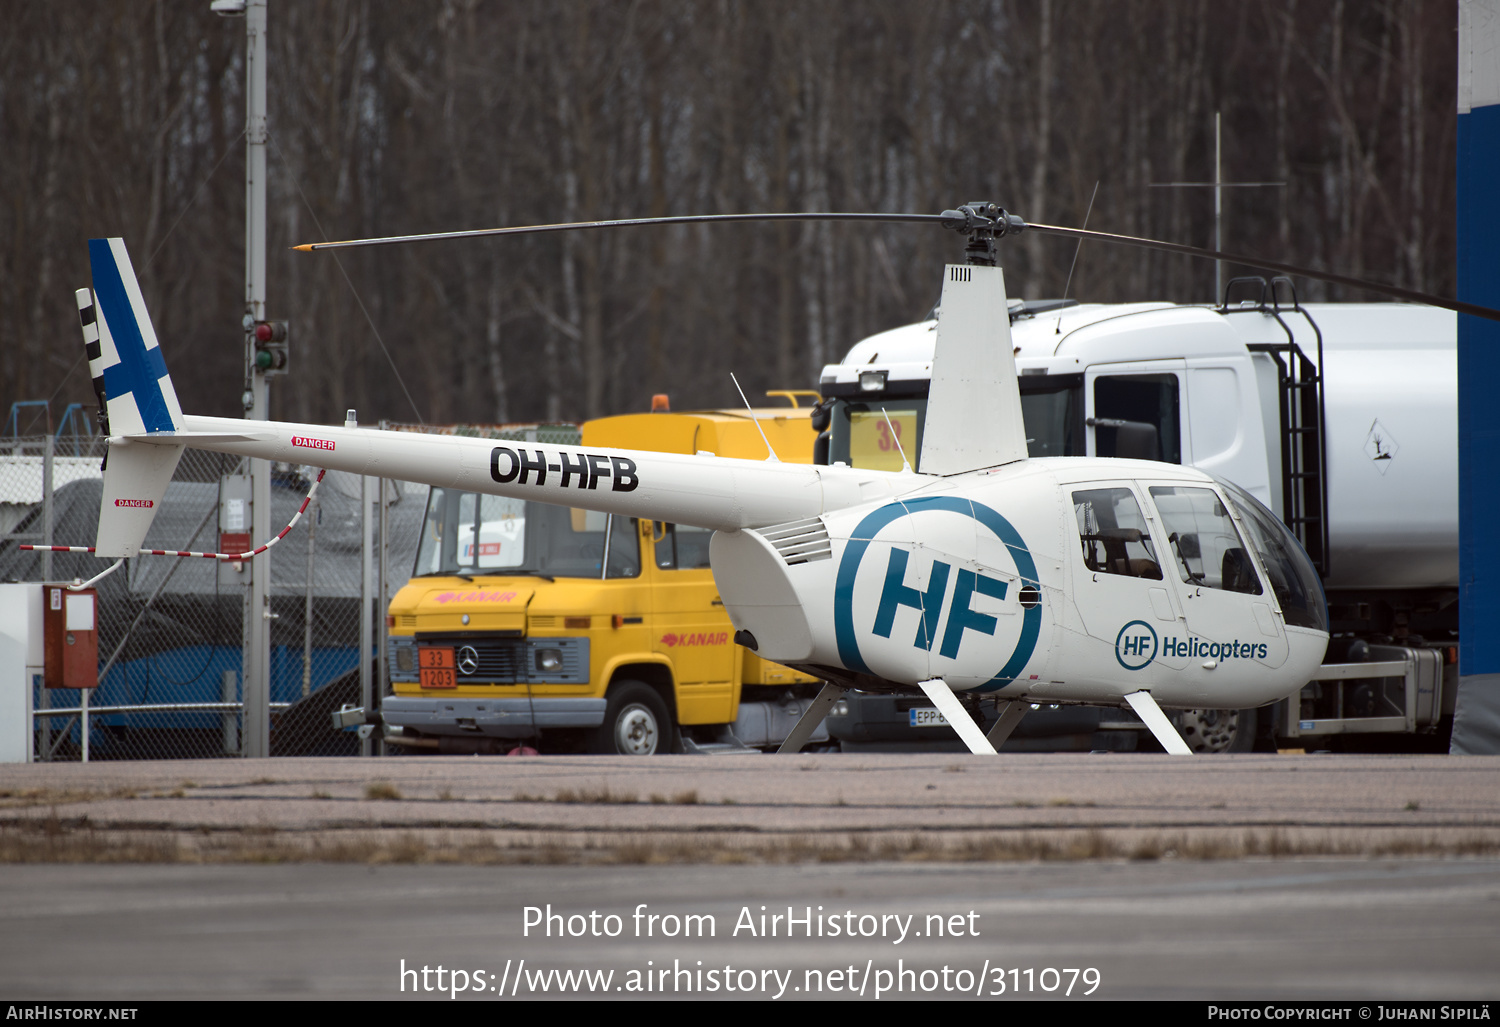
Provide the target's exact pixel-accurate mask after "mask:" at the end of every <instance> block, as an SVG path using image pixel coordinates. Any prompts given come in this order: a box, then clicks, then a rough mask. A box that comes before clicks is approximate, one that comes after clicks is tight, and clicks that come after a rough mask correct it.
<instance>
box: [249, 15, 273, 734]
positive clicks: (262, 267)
mask: <svg viewBox="0 0 1500 1027" xmlns="http://www.w3.org/2000/svg"><path fill="white" fill-rule="evenodd" d="M245 42H246V55H245V72H246V86H245V95H246V105H245V114H246V124H245V314H244V318H243V321H242V325H243V327H244V329H245V394H244V397H243V398H244V405H245V416H246V417H248V418H252V419H254V420H266V419H267V418H268V417H269V416H270V404H269V397H268V395H267V388H266V376H265V374H264V373H262V372H261V371H260V370H259V369H257V368H256V366H255V336H254V330H255V322H257V321H263V320H265V316H266V56H267V54H266V0H246V2H245ZM250 523H251V531H252V535H251V537H252V538H253V539H256V540H257V541H258V540H261V539H265V538H269V537H270V534H271V465H270V463H269V462H267V461H265V460H252V461H250ZM247 571H248V573H249V577H250V582H249V592H248V594H247V597H246V599H247V604H246V609H245V675H244V686H243V692H244V702H245V715H244V753H245V755H246V756H269V755H270V753H271V716H270V706H269V704H270V701H271V621H270V616H271V608H270V596H269V588H268V586H269V585H270V578H271V567H270V554H269V552H267V553H262V554H260V555H259V556H257V557H255V558H254V559H252V560H251V561H250V562H249V565H248V567H247Z"/></svg>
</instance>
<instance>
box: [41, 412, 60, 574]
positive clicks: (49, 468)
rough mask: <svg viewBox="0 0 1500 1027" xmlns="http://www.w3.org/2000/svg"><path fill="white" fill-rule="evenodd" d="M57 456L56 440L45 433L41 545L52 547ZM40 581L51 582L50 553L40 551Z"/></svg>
mask: <svg viewBox="0 0 1500 1027" xmlns="http://www.w3.org/2000/svg"><path fill="white" fill-rule="evenodd" d="M56 455H57V440H56V439H54V438H53V437H52V433H51V432H50V431H49V432H48V433H47V441H46V442H44V443H43V444H42V545H44V546H50V545H52V487H53V482H54V481H55V477H54V471H53V468H54V461H53V458H54V457H55V456H56ZM42 580H43V581H51V580H52V552H51V550H48V549H44V550H42Z"/></svg>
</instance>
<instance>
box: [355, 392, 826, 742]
mask: <svg viewBox="0 0 1500 1027" xmlns="http://www.w3.org/2000/svg"><path fill="white" fill-rule="evenodd" d="M789 398H790V399H791V402H792V403H793V404H796V403H797V401H798V398H799V396H796V395H789ZM809 413H810V410H809V408H808V407H806V406H801V407H798V406H796V405H793V406H790V407H776V408H768V409H763V410H757V411H754V412H753V414H752V412H750V411H703V412H691V413H671V412H666V411H663V412H658V413H651V414H630V415H623V416H619V417H608V418H601V419H599V420H595V421H590V422H588V423H586V424H584V425H583V428H582V434H581V439H580V442H579V447H578V465H577V466H578V467H582V468H586V467H587V456H588V451H589V450H590V449H591V448H593V449H597V448H604V447H610V448H629V449H652V450H657V451H663V452H682V453H695V452H700V451H701V452H714V453H717V454H719V455H723V456H737V457H748V458H751V459H761V458H764V457H765V455H766V452H765V446H766V443H765V442H764V441H762V436H761V431H764V432H765V438H766V439H768V440H769V442H770V444H771V446H772V447H773V448H774V449H775V450H776V452H777V455H778V456H779V457H780V458H781V459H784V460H800V461H801V462H808V461H809V460H810V459H811V454H812V443H813V439H814V437H815V434H816V433H815V432H813V430H812V428H811V427H810V422H809ZM502 444H504V445H508V446H512V447H519V448H522V449H524V447H525V442H524V440H504V441H503V442H502ZM553 471H554V473H557V469H553ZM572 473H579V474H581V473H586V471H578V470H574V471H572ZM710 535H711V532H708V531H705V530H703V529H699V528H693V527H689V526H687V525H674V524H666V523H662V522H660V521H642V520H639V519H636V518H626V517H620V516H607V515H605V514H602V513H594V512H589V511H584V510H579V509H572V508H568V507H561V506H553V505H549V504H544V503H532V502H524V501H521V500H514V499H505V498H501V497H498V496H492V495H481V494H478V493H473V492H466V491H462V490H458V489H442V488H434V489H432V490H431V492H430V493H429V497H428V501H427V514H426V518H425V520H424V523H423V526H422V535H421V540H420V542H419V544H418V546H417V556H416V562H415V566H414V567H413V571H412V578H411V580H410V581H409V582H408V583H407V585H406V586H405V587H404V588H402V589H401V590H400V591H399V592H398V593H397V594H396V595H395V597H393V599H392V600H391V603H390V607H389V614H388V619H387V623H388V625H389V629H388V631H389V635H388V640H387V667H388V668H389V675H390V691H391V694H390V695H389V696H388V697H387V698H386V699H385V701H384V702H383V703H382V707H381V719H382V720H383V723H384V725H385V738H386V741H387V742H388V743H394V744H396V745H400V746H402V747H404V748H408V749H413V750H421V749H426V750H429V751H432V750H436V751H439V752H453V753H479V752H495V753H498V752H511V751H514V750H517V749H522V750H523V751H524V749H525V748H527V747H534V748H538V749H543V750H546V751H586V752H597V753H622V754H632V755H650V754H653V753H665V752H673V751H678V750H679V749H685V750H688V751H693V750H701V749H707V748H712V747H716V746H717V747H725V746H729V747H764V746H771V745H775V744H777V743H779V742H780V741H781V739H782V738H784V737H785V735H786V733H787V732H788V731H789V730H790V729H791V727H792V726H793V725H794V724H795V723H796V721H797V719H798V718H799V717H800V716H801V713H802V711H803V710H804V709H805V708H806V704H807V701H809V700H810V699H811V697H812V695H814V694H815V693H816V688H817V682H816V679H814V678H812V677H809V676H808V675H806V674H801V673H799V672H796V671H793V670H790V669H788V668H786V667H782V666H780V665H778V664H774V663H769V662H767V661H765V660H762V659H761V658H760V657H758V656H756V655H755V653H753V652H751V651H749V650H748V649H745V648H742V647H741V646H739V645H736V644H735V641H734V629H733V627H732V626H731V625H730V621H729V616H728V614H727V613H726V612H725V610H724V606H723V603H722V601H721V600H720V598H719V594H718V589H717V587H716V586H715V584H714V578H713V572H712V571H711V570H710V569H709V562H708V542H709V537H710ZM826 739H827V736H826V734H824V735H823V736H822V737H821V738H820V739H818V740H820V741H826Z"/></svg>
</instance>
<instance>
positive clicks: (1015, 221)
mask: <svg viewBox="0 0 1500 1027" xmlns="http://www.w3.org/2000/svg"><path fill="white" fill-rule="evenodd" d="M942 218H943V220H942V221H941V222H940V223H941V224H942V226H943V227H944V228H951V229H953V230H954V231H955V232H963V233H964V234H966V235H967V236H968V237H969V244H968V245H967V246H965V247H964V260H965V261H966V262H967V263H969V264H979V265H982V266H984V267H994V266H995V265H996V264H997V263H999V257H998V254H997V253H996V250H995V240H996V239H1001V238H1004V237H1005V236H1007V235H1020V234H1021V232H1022V231H1023V230H1025V228H1026V222H1025V221H1022V220H1021V219H1020V218H1019V217H1017V216H1016V215H1015V214H1011V213H1008V212H1007V211H1006V210H1005V209H1004V208H1002V207H1000V206H999V205H998V204H994V203H990V202H989V201H988V200H971V201H970V202H968V203H966V204H964V205H963V206H962V207H959V208H958V209H957V210H945V211H943V213H942Z"/></svg>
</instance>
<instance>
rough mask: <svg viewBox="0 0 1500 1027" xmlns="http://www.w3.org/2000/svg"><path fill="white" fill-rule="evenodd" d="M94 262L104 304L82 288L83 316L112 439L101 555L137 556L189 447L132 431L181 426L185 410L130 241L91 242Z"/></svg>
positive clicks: (97, 547)
mask: <svg viewBox="0 0 1500 1027" xmlns="http://www.w3.org/2000/svg"><path fill="white" fill-rule="evenodd" d="M89 263H90V264H91V265H92V267H93V273H94V296H95V297H96V298H97V300H98V303H97V306H96V305H95V304H93V303H90V302H89V297H88V290H87V289H80V290H78V315H79V320H80V321H81V322H82V326H83V344H84V348H85V349H86V350H87V351H88V357H89V374H90V376H91V377H92V378H93V379H94V391H95V392H96V393H99V394H100V398H101V399H102V401H103V404H104V408H105V412H106V414H107V416H106V417H105V419H104V423H103V424H101V426H100V427H101V428H102V429H103V430H104V431H106V432H107V433H110V434H111V436H112V438H111V442H110V451H109V456H108V457H107V459H106V461H105V466H104V495H103V498H102V499H101V500H100V505H99V536H98V538H97V540H96V542H95V555H97V556H108V557H119V556H135V555H136V554H137V553H138V552H139V551H140V547H141V543H142V542H144V541H145V538H146V532H147V531H149V530H150V528H151V522H152V520H153V519H154V518H155V517H156V508H157V507H158V506H159V505H160V504H161V499H162V496H163V495H164V494H165V493H166V491H167V482H168V481H170V480H171V478H172V472H173V471H174V470H176V469H177V461H178V459H180V458H181V456H182V449H183V447H182V446H181V445H170V444H169V445H161V444H159V443H157V444H150V443H146V442H132V441H130V440H129V436H132V435H136V436H139V435H149V434H154V433H157V432H176V431H181V430H182V407H181V406H180V405H178V402H177V392H176V390H174V389H173V388H172V379H171V377H170V376H169V375H168V374H167V365H166V361H165V360H163V359H162V354H161V346H160V344H159V343H158V342H157V341H156V330H155V329H154V328H152V327H151V318H150V316H149V315H148V314H147V313H146V301H145V299H144V298H143V297H142V296H141V287H140V284H139V283H138V282H137V281H136V278H135V269H134V268H132V267H131V266H130V255H129V254H127V253H126V252H125V243H124V241H123V240H121V239H90V240H89ZM121 436H125V438H121Z"/></svg>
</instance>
